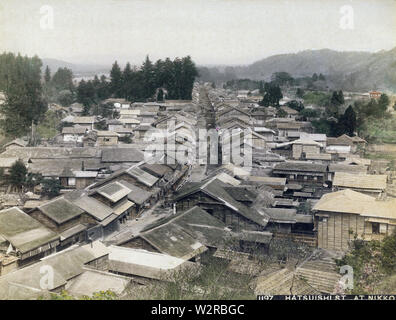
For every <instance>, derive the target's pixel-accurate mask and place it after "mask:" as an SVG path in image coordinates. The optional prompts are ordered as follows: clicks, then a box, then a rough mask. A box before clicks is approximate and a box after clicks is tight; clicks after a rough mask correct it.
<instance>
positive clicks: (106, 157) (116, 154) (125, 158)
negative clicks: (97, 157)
mask: <svg viewBox="0 0 396 320" xmlns="http://www.w3.org/2000/svg"><path fill="white" fill-rule="evenodd" d="M143 160H144V154H143V152H141V151H140V150H138V149H135V148H109V149H103V150H102V162H140V161H143Z"/></svg>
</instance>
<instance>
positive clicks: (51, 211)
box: [38, 197, 84, 224]
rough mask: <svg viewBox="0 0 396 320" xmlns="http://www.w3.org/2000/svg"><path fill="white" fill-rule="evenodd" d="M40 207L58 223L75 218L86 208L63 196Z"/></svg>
mask: <svg viewBox="0 0 396 320" xmlns="http://www.w3.org/2000/svg"><path fill="white" fill-rule="evenodd" d="M38 209H39V210H40V211H41V212H42V213H43V214H44V215H46V216H47V217H48V218H50V219H51V220H54V221H55V222H56V223H58V224H61V223H64V222H66V221H69V220H70V219H73V218H75V217H77V216H79V215H81V214H82V213H84V210H82V209H81V208H79V207H77V206H76V205H74V204H73V203H71V202H70V201H68V200H66V199H65V198H63V197H62V198H57V199H55V200H51V201H49V202H47V203H45V204H43V205H41V206H39V207H38Z"/></svg>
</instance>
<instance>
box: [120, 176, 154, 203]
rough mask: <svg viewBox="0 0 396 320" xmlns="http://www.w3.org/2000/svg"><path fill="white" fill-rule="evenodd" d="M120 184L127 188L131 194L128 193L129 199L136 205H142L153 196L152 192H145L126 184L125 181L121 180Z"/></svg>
mask: <svg viewBox="0 0 396 320" xmlns="http://www.w3.org/2000/svg"><path fill="white" fill-rule="evenodd" d="M119 183H121V184H122V185H123V186H125V187H127V188H128V189H129V190H130V192H129V193H128V199H129V200H131V201H132V202H134V203H136V204H137V205H142V204H143V203H145V202H146V201H147V200H149V199H150V198H151V197H152V196H153V194H152V193H151V192H148V191H146V190H143V189H142V188H139V187H138V186H135V185H134V184H131V183H129V182H126V181H125V180H121V181H119Z"/></svg>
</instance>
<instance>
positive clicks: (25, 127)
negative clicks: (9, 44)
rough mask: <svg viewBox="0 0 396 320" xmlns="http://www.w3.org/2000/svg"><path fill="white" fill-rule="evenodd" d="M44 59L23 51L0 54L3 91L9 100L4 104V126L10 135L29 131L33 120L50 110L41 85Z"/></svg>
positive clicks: (1, 123)
mask: <svg viewBox="0 0 396 320" xmlns="http://www.w3.org/2000/svg"><path fill="white" fill-rule="evenodd" d="M41 66H42V62H41V60H40V59H39V58H38V57H37V56H34V57H32V58H29V57H26V56H25V57H22V56H21V55H20V54H18V55H14V54H13V53H3V54H1V55H0V91H2V92H3V93H4V95H5V101H4V103H2V104H1V105H0V112H1V115H2V117H1V120H0V128H1V129H2V131H3V132H4V134H6V135H7V136H11V137H18V136H21V135H24V134H26V133H27V132H28V131H29V130H30V128H31V126H32V124H33V123H36V124H37V122H38V121H39V120H40V119H41V118H42V117H43V115H44V113H45V112H46V111H47V103H46V101H45V99H44V95H43V90H42V89H43V88H42V84H41Z"/></svg>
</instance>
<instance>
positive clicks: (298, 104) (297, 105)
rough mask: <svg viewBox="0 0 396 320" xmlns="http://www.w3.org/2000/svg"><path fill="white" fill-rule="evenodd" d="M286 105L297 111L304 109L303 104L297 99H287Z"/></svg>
mask: <svg viewBox="0 0 396 320" xmlns="http://www.w3.org/2000/svg"><path fill="white" fill-rule="evenodd" d="M287 106H288V107H289V108H292V109H294V110H296V111H298V112H301V111H302V110H304V104H303V103H302V102H300V101H297V100H292V101H289V102H288V103H287Z"/></svg>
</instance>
